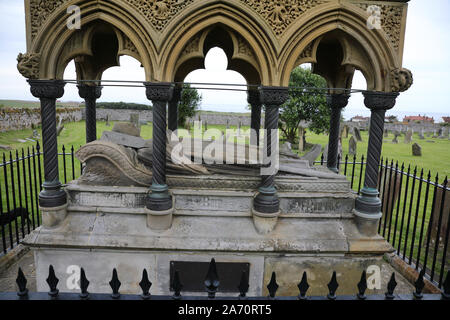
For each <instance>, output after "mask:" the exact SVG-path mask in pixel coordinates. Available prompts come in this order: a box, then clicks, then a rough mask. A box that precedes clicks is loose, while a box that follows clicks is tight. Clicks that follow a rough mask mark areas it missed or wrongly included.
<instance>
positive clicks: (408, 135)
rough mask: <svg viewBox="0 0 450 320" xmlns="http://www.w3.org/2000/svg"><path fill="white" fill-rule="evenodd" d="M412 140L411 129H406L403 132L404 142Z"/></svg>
mask: <svg viewBox="0 0 450 320" xmlns="http://www.w3.org/2000/svg"><path fill="white" fill-rule="evenodd" d="M411 141H412V131H411V130H408V131H406V134H405V143H411Z"/></svg>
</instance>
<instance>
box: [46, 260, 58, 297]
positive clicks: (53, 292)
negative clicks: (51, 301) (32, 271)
mask: <svg viewBox="0 0 450 320" xmlns="http://www.w3.org/2000/svg"><path fill="white" fill-rule="evenodd" d="M46 281H47V284H48V286H49V288H50V291H49V293H48V294H49V295H50V296H51V297H56V296H58V293H59V290H58V288H57V285H58V282H59V279H58V278H57V277H56V275H55V270H54V269H53V266H52V265H50V266H49V268H48V277H47V279H46Z"/></svg>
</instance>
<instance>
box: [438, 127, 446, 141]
mask: <svg viewBox="0 0 450 320" xmlns="http://www.w3.org/2000/svg"><path fill="white" fill-rule="evenodd" d="M445 138H447V133H446V132H445V129H442V131H441V135H440V136H439V139H445Z"/></svg>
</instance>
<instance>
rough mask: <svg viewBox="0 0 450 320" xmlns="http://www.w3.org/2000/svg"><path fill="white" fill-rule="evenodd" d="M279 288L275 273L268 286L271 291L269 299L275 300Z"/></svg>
mask: <svg viewBox="0 0 450 320" xmlns="http://www.w3.org/2000/svg"><path fill="white" fill-rule="evenodd" d="M278 287H279V286H278V283H277V275H276V274H275V272H272V277H271V278H270V282H269V284H268V285H267V289H269V298H271V299H275V295H276V294H277V290H278Z"/></svg>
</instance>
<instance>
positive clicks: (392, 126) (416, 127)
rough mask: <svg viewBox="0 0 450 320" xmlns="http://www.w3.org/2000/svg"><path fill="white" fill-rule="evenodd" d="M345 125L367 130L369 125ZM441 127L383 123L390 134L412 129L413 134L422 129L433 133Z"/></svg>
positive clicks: (436, 125)
mask: <svg viewBox="0 0 450 320" xmlns="http://www.w3.org/2000/svg"><path fill="white" fill-rule="evenodd" d="M344 124H345V125H347V126H349V127H350V128H351V127H357V128H359V129H363V130H368V128H369V123H368V122H352V121H345V122H344ZM441 128H442V126H441V125H440V124H439V123H410V124H402V123H385V124H384V129H385V130H388V131H390V132H392V131H399V132H406V131H407V130H409V129H412V130H413V131H414V132H415V133H418V132H420V131H421V130H422V129H423V131H424V132H425V133H434V131H438V130H439V129H441Z"/></svg>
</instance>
